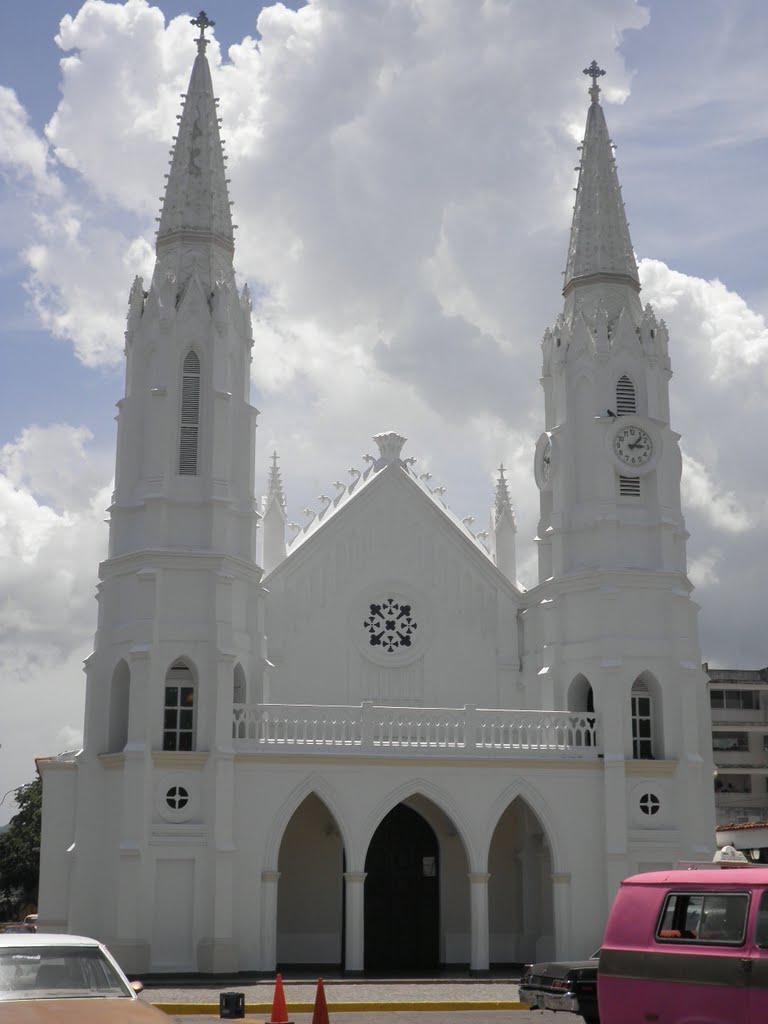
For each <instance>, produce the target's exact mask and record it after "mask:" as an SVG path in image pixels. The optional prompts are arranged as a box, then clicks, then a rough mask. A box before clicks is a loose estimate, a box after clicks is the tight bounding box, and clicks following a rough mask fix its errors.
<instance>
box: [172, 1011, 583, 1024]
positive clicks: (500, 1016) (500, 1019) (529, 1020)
mask: <svg viewBox="0 0 768 1024" xmlns="http://www.w3.org/2000/svg"><path fill="white" fill-rule="evenodd" d="M329 1017H330V1024H584V1022H583V1020H582V1018H581V1017H576V1016H574V1015H573V1014H563V1013H551V1012H550V1011H549V1010H474V1011H460V1012H455V1011H449V1010H438V1011H434V1012H429V1013H425V1012H422V1011H416V1010H414V1011H411V1010H406V1011H397V1012H393V1013H353V1012H350V1013H336V1014H334V1012H333V1010H330V1012H329ZM169 1020H174V1021H176V1022H177V1024H216V1022H217V1021H218V1020H219V1018H218V1016H213V1017H201V1016H197V1015H191V1016H190V1015H187V1014H184V1015H183V1016H178V1017H170V1018H169ZM291 1020H292V1021H293V1024H311V1021H312V1014H311V1013H297V1014H296V1015H295V1016H294V1017H292V1018H291ZM256 1021H269V1014H266V1016H259V1017H257V1016H253V1015H251V1014H249V1015H248V1016H247V1017H246V1018H244V1021H243V1024H255V1022H256Z"/></svg>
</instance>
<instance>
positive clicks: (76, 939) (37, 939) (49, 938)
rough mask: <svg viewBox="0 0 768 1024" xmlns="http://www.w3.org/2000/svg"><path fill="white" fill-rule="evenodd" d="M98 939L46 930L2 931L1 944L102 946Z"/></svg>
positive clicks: (0, 935) (0, 934)
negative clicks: (4, 932)
mask: <svg viewBox="0 0 768 1024" xmlns="http://www.w3.org/2000/svg"><path fill="white" fill-rule="evenodd" d="M100 945H101V943H100V942H99V940H98V939H89V938H87V937H86V936H85V935H63V934H46V933H45V932H36V933H34V934H33V933H32V932H27V933H26V934H19V933H16V932H11V933H9V934H3V933H0V946H100Z"/></svg>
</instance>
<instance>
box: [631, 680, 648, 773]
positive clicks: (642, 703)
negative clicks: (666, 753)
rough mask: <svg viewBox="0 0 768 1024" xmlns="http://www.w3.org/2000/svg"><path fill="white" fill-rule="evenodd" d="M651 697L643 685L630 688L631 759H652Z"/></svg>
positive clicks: (639, 684) (637, 684) (636, 684)
mask: <svg viewBox="0 0 768 1024" xmlns="http://www.w3.org/2000/svg"><path fill="white" fill-rule="evenodd" d="M652 710H653V709H652V705H651V695H650V693H649V692H648V687H647V686H646V685H645V683H635V685H634V686H633V687H632V757H633V758H634V759H635V760H644V759H647V758H652V757H653V721H652Z"/></svg>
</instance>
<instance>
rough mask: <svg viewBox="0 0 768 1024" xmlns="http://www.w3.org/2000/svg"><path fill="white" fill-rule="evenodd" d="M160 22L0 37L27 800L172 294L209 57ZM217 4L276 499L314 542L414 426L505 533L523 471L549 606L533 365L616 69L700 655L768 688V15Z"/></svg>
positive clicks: (755, 10) (74, 728) (7, 507)
mask: <svg viewBox="0 0 768 1024" xmlns="http://www.w3.org/2000/svg"><path fill="white" fill-rule="evenodd" d="M195 7H197V5H195ZM262 7H263V10H262ZM160 8H161V9H162V15H161V14H160V11H159V9H158V6H157V5H154V4H150V3H148V2H143V0H127V2H126V3H116V2H102V0H89V2H88V3H86V4H80V3H77V2H72V3H66V2H64V0H36V2H35V4H34V16H33V17H31V16H30V14H29V11H28V10H27V9H25V8H24V7H23V5H12V6H10V7H9V8H8V10H7V11H6V12H5V21H4V28H3V33H2V34H1V35H0V222H2V224H3V232H2V241H1V242H0V358H1V359H2V366H3V372H2V376H0V381H1V382H2V383H1V384H0V398H1V399H2V400H1V401H0V522H2V524H3V531H2V537H3V538H4V547H0V578H3V579H4V580H5V581H6V586H7V594H6V601H5V603H4V604H0V678H2V679H3V683H2V686H3V688H4V690H5V691H6V692H7V694H8V698H9V699H8V700H7V701H5V700H4V701H3V716H4V717H3V719H2V721H0V733H4V735H3V734H0V744H2V747H0V788H2V789H3V791H4V790H5V789H6V788H10V787H11V786H13V785H17V784H19V783H21V782H24V781H26V780H28V779H29V778H31V776H32V774H33V772H34V766H33V764H32V761H31V755H30V751H31V752H32V753H33V754H34V753H52V752H56V751H57V750H60V749H63V748H64V747H65V746H67V745H69V744H76V743H77V742H78V740H79V730H80V728H81V721H82V692H83V687H82V673H81V668H80V666H81V662H82V659H83V658H84V657H86V656H87V654H88V652H89V649H90V645H91V642H92V636H93V629H94V625H95V602H94V601H93V592H94V586H95V582H96V574H97V563H98V561H99V558H101V557H103V554H104V546H105V542H106V529H105V527H104V525H103V519H104V513H103V510H104V508H106V506H107V504H108V503H109V492H110V489H111V483H110V481H111V473H112V469H113V464H114V451H113V449H114V422H113V416H114V411H115V410H114V405H115V402H116V401H117V400H118V398H119V397H120V395H121V392H122V373H123V370H122V360H121V332H122V330H123V323H124V316H125V303H126V299H127V295H128V289H129V287H130V284H131V281H132V279H133V276H134V275H135V274H136V273H141V274H144V275H145V276H146V275H148V274H149V273H151V266H152V248H151V247H152V232H153V229H154V222H153V217H154V216H156V215H157V212H158V207H159V201H158V199H157V197H158V196H159V195H160V194H161V191H162V184H163V182H162V173H163V171H164V170H165V166H164V163H165V161H166V160H167V150H168V147H169V142H170V136H171V135H172V134H173V127H174V123H175V122H174V116H175V114H176V113H177V112H178V109H179V106H178V104H179V99H178V94H179V92H181V91H183V88H184V86H185V84H186V79H187V77H188V74H189V69H190V67H191V62H192V59H193V56H194V47H193V44H192V41H191V33H192V31H193V30H191V28H190V27H189V25H188V20H189V17H190V16H191V15H192V14H194V13H196V10H195V8H191V7H185V6H184V5H182V4H181V3H177V2H167V3H166V2H161V3H160ZM218 8H219V9H217V7H216V6H214V5H213V4H212V5H209V8H208V9H207V10H208V14H209V16H210V17H211V18H213V20H214V21H215V22H216V29H215V33H214V36H215V43H214V44H213V45H212V46H211V48H210V50H209V55H210V59H211V63H212V67H213V73H214V81H215V84H216V88H217V91H218V93H219V95H220V96H221V106H220V110H221V114H222V117H223V133H224V137H225V138H226V139H227V145H228V152H229V154H230V171H231V176H232V185H231V194H232V198H233V200H234V202H235V220H236V222H237V223H238V224H239V225H240V229H239V231H238V235H237V256H236V263H237V267H238V273H239V278H240V281H241V283H242V282H244V281H248V283H249V285H250V287H251V288H252V290H253V291H254V293H255V295H256V296H257V299H258V301H257V304H256V308H255V323H254V328H255V337H256V346H255V350H254V351H255V357H254V368H253V378H252V387H253V399H254V403H255V404H256V405H257V406H258V407H259V409H260V410H261V417H260V426H259V433H258V437H257V478H258V479H260V480H262V481H263V480H265V479H266V471H267V467H268V463H269V454H270V453H271V451H272V450H273V448H277V450H278V451H279V453H280V458H281V466H282V471H283V479H284V482H285V487H286V492H287V495H288V502H289V508H288V511H289V515H290V516H291V517H292V518H296V519H297V520H301V510H302V509H303V508H304V507H306V506H309V507H311V506H312V504H313V502H316V496H317V495H319V494H320V493H323V492H326V491H327V490H328V488H329V487H330V486H331V485H332V481H333V480H335V479H337V478H339V476H341V475H343V474H345V473H346V469H347V467H349V466H351V465H360V460H361V458H362V455H363V454H364V453H365V452H367V451H369V450H370V447H371V442H370V437H371V435H372V434H373V433H376V432H378V431H380V430H384V429H398V430H400V431H401V432H402V433H404V434H406V435H407V436H408V437H409V442H408V446H407V449H406V451H405V452H404V454H405V455H415V456H416V457H417V458H418V460H419V465H420V466H421V467H422V469H423V470H425V471H429V472H431V473H432V474H433V483H435V484H437V483H444V484H445V485H446V486H447V487H448V491H447V498H448V500H449V502H450V504H451V506H452V508H453V509H454V511H455V512H456V513H457V514H458V515H459V517H460V518H461V517H463V516H466V515H474V516H476V517H477V524H478V526H477V528H478V529H482V528H483V526H484V525H485V520H486V518H487V514H488V511H487V510H488V507H489V505H490V500H491V496H492V490H493V472H494V469H495V467H496V466H497V465H498V464H499V462H500V461H501V460H503V461H504V463H505V465H507V466H508V467H509V479H510V491H511V494H512V498H513V502H514V503H515V506H516V510H517V516H518V527H519V535H518V536H519V550H518V565H519V567H520V576H521V580H522V582H523V583H524V584H526V585H531V584H532V583H533V582H535V570H534V563H535V551H534V545H533V542H532V538H533V536H534V533H535V526H536V516H537V504H538V498H537V492H536V489H535V486H534V484H533V477H532V469H531V463H532V452H533V443H534V441H535V438H536V437H537V436H538V434H539V432H540V430H541V426H542V418H543V411H542V407H543V402H542V399H541V394H540V390H539V388H538V383H537V382H538V376H539V369H540V356H539V342H540V338H541V335H542V333H543V331H544V329H545V328H546V327H547V326H548V325H550V324H551V323H552V321H553V320H554V318H555V317H556V316H557V314H558V313H559V312H560V309H561V307H562V299H561V297H560V294H559V292H560V287H561V276H560V275H561V271H562V269H563V267H564V263H565V253H566V247H567V238H568V227H569V223H570V209H571V204H572V198H573V193H572V191H571V190H572V188H573V186H574V185H575V173H574V171H573V167H574V165H575V164H576V162H577V157H578V154H577V152H576V148H575V147H576V145H577V143H578V140H579V138H580V133H581V130H582V128H583V124H584V117H585V114H586V105H587V96H586V88H587V85H588V82H587V80H586V79H585V78H584V76H583V75H582V74H581V69H582V68H583V67H585V66H586V65H587V64H588V63H589V62H590V61H591V60H592V58H593V57H594V58H596V59H597V60H598V61H599V62H600V63H601V64H602V66H603V67H605V68H606V69H607V71H608V74H607V75H606V76H605V78H604V79H603V80H602V82H601V85H602V87H603V101H604V108H605V111H606V117H607V119H608V124H609V127H610V130H611V133H612V136H613V138H614V141H615V142H616V143H617V146H618V148H617V161H618V166H619V176H620V180H621V182H622V185H623V192H624V197H625V201H626V205H627V211H628V216H629V221H630V232H631V235H632V240H633V243H634V246H635V250H636V253H637V256H638V259H639V260H640V261H641V262H640V267H641V275H642V279H643V283H644V300H645V301H650V302H651V303H653V304H654V306H655V307H656V309H657V311H658V312H659V315H661V316H663V317H664V318H665V319H666V320H667V322H668V324H669V328H670V335H671V340H670V353H671V357H672V363H673V369H674V371H675V377H674V379H673V383H672V421H673V426H675V428H676V429H677V430H679V431H680V433H681V434H682V442H681V443H682V447H683V452H684V460H685V469H684V478H683V497H684V504H685V511H686V516H687V523H688V528H689V530H690V532H691V540H690V542H689V564H690V575H691V578H692V579H693V581H694V583H695V584H696V587H697V590H696V597H697V600H698V601H699V602H700V604H701V605H702V613H701V633H702V654H703V657H704V658H705V659H707V660H709V661H711V662H712V663H714V664H726V665H737V664H739V665H744V666H745V667H755V666H759V665H762V664H765V663H766V662H768V656H767V655H766V649H765V647H764V645H763V642H762V634H763V631H764V625H763V619H764V615H763V608H764V605H765V582H764V577H765V573H764V571H763V567H762V564H761V561H760V558H759V553H760V552H761V551H762V550H763V549H764V547H765V544H766V540H768V536H766V533H767V526H768V522H767V520H768V516H767V515H766V500H765V493H764V480H765V478H766V473H767V472H768V456H766V454H765V452H764V449H763V448H762V446H760V445H755V444H754V442H753V441H751V440H750V439H751V438H752V437H753V436H754V435H757V436H758V437H759V436H761V434H762V432H763V429H764V428H763V420H764V414H763V408H762V406H763V395H764V393H765V389H766V383H768V381H766V372H767V366H768V331H767V330H766V324H765V319H764V317H765V314H766V312H767V311H768V289H767V288H766V273H765V268H766V262H767V261H766V256H767V255H768V230H767V229H768V224H766V221H767V220H768V204H766V202H765V195H764V191H765V186H764V178H765V168H766V166H767V165H768V141H767V140H768V72H766V64H765V53H766V52H768V9H766V7H765V5H764V3H763V0H730V2H729V3H728V4H724V3H722V2H721V0H699V2H697V4H696V5H695V17H694V16H693V14H692V5H691V4H690V3H689V2H688V0H647V2H644V3H639V2H635V0H583V2H580V3H578V4H577V3H563V2H562V0H540V2H539V3H537V4H535V5H531V4H528V3H522V2H514V0H407V2H406V0H368V2H366V3H364V4H361V3H360V2H359V0H313V2H311V3H309V4H307V5H306V6H304V5H301V4H298V3H295V4H292V5H287V6H281V5H270V4H266V5H260V4H257V3H253V2H251V3H246V2H239V0H226V3H220V4H219V5H218ZM65 15H72V16H73V18H74V20H72V19H70V20H69V21H67V22H65V24H64V27H63V30H62V31H63V36H62V47H59V46H58V45H57V44H56V43H55V41H54V37H55V36H56V34H57V32H58V30H59V29H58V26H59V23H60V21H61V19H62V18H63V17H64V16H65ZM182 15H183V17H181V16H182ZM75 16H76V17H75ZM257 18H259V22H258V32H257ZM174 19H176V20H174ZM246 37H251V39H250V41H249V39H248V38H246ZM257 38H258V39H259V43H258V45H257V44H256V42H254V41H253V40H255V39H257ZM230 48H231V49H230ZM62 59H64V61H65V63H64V64H63V65H62V64H61V63H60V62H61V61H62ZM9 708H10V709H11V710H10V711H9V710H7V709H9ZM7 804H8V801H6V804H5V805H3V806H2V807H0V822H1V821H2V820H4V819H3V815H4V813H5V812H6V811H7V810H8V808H7Z"/></svg>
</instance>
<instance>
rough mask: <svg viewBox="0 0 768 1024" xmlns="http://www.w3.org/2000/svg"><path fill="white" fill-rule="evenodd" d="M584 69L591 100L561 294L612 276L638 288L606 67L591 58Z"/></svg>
mask: <svg viewBox="0 0 768 1024" xmlns="http://www.w3.org/2000/svg"><path fill="white" fill-rule="evenodd" d="M584 74H585V75H589V76H590V77H591V78H592V86H591V87H590V89H589V95H590V98H591V101H592V102H591V104H590V106H589V111H588V112H587V126H586V129H585V131H584V142H583V146H582V154H581V165H580V167H579V182H578V185H577V187H576V205H575V207H574V211H573V223H572V225H571V241H570V246H569V249H568V262H567V264H566V268H565V286H564V288H563V295H565V296H568V295H569V294H570V292H572V291H573V289H574V288H576V287H578V286H579V285H581V284H593V283H597V282H606V281H609V282H610V281H613V282H617V283H621V282H623V283H624V284H627V285H629V286H630V287H631V288H632V289H634V291H635V292H639V291H640V279H639V277H638V273H637V264H636V262H635V256H634V252H633V250H632V240H631V239H630V237H629V226H628V224H627V218H626V215H625V212H624V203H623V201H622V198H621V186H620V185H619V178H618V174H617V173H616V161H615V159H614V156H613V144H612V143H611V139H610V136H609V135H608V127H607V125H606V123H605V115H604V114H603V108H602V107H601V106H600V102H599V96H600V87H599V86H598V84H597V79H598V77H599V76H601V75H604V74H605V72H604V71H603V70H602V68H599V67H598V66H597V62H596V61H592V63H591V64H590V66H589V67H588V68H584Z"/></svg>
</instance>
